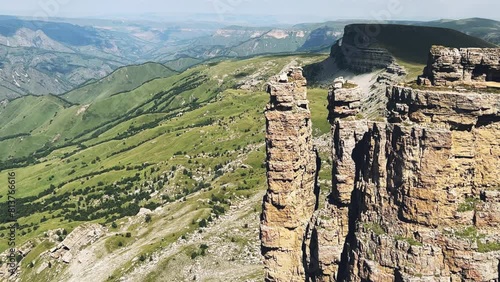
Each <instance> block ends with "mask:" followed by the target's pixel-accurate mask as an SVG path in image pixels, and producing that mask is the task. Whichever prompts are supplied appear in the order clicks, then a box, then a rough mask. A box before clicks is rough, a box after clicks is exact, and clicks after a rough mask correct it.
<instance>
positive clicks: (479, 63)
mask: <svg viewBox="0 0 500 282" xmlns="http://www.w3.org/2000/svg"><path fill="white" fill-rule="evenodd" d="M487 81H492V82H500V49H498V48H485V49H481V48H460V49H458V48H447V47H443V46H433V47H432V49H431V51H430V53H429V59H428V62H427V67H426V68H425V70H424V75H423V76H422V77H421V78H420V82H421V83H422V84H426V85H431V84H432V85H435V86H448V85H457V84H464V83H466V84H477V83H484V82H487Z"/></svg>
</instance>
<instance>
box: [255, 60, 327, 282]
mask: <svg viewBox="0 0 500 282" xmlns="http://www.w3.org/2000/svg"><path fill="white" fill-rule="evenodd" d="M268 93H269V94H270V95H271V101H270V103H269V104H268V106H267V109H266V114H265V115H266V120H267V135H266V145H267V177H268V191H267V194H266V196H265V198H264V205H263V213H262V220H261V240H262V254H263V255H264V259H265V260H264V263H265V269H266V281H287V282H288V281H304V277H305V267H304V261H303V252H302V248H303V246H304V245H305V241H304V240H305V234H306V229H307V226H308V222H309V220H310V218H311V216H312V214H313V212H314V210H315V208H316V207H317V203H316V196H315V190H316V173H317V169H316V166H317V154H316V152H315V150H314V149H313V143H312V141H313V140H312V128H311V113H310V111H309V106H308V101H307V97H306V95H307V91H306V80H305V78H304V77H303V76H302V69H300V68H293V69H290V70H289V71H288V73H285V74H282V75H281V76H278V77H276V78H274V79H273V81H272V82H271V83H269V85H268Z"/></svg>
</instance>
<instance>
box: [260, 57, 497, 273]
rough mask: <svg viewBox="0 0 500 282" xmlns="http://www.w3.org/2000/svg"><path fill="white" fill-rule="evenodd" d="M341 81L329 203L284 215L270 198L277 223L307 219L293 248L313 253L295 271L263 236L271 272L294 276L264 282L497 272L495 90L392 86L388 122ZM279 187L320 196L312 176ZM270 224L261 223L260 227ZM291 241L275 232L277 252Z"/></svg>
mask: <svg viewBox="0 0 500 282" xmlns="http://www.w3.org/2000/svg"><path fill="white" fill-rule="evenodd" d="M485 52H489V50H487V51H485ZM483 62H484V60H483ZM492 68H493V67H492ZM336 82H337V83H336V85H334V87H333V88H332V90H331V93H330V95H329V107H328V109H329V112H330V115H329V120H330V123H331V124H332V153H331V156H332V162H333V179H332V183H333V187H332V189H331V193H330V196H329V197H328V199H327V201H326V203H325V205H324V207H323V208H321V209H317V210H316V211H312V210H311V209H307V210H306V212H304V209H300V211H301V212H300V213H297V214H289V213H287V214H286V216H284V215H282V214H279V213H278V211H277V210H273V209H272V208H270V205H268V204H267V205H266V202H265V204H264V212H263V215H264V218H272V217H274V216H276V217H278V216H279V218H280V219H281V220H279V221H278V220H277V221H276V222H279V224H280V227H281V226H287V225H288V222H286V220H289V219H290V218H294V217H300V218H301V219H305V218H306V217H307V215H309V216H310V223H309V227H308V228H307V230H306V234H305V237H301V234H302V229H297V228H295V229H294V230H295V231H300V232H298V233H295V234H296V235H297V234H298V237H299V238H298V239H297V240H296V241H295V242H296V243H297V242H300V241H301V242H302V244H303V246H302V248H298V247H297V248H295V249H294V250H293V251H291V249H287V250H290V251H291V252H288V254H290V253H293V254H294V255H295V256H296V257H303V258H304V259H303V261H302V262H303V265H302V266H303V269H300V270H298V269H297V267H299V263H295V264H285V263H276V262H277V261H279V260H276V259H275V257H272V256H269V255H266V254H268V252H266V244H268V243H267V241H266V240H267V238H266V236H263V237H262V241H263V251H264V254H265V263H266V267H267V272H268V273H273V274H276V273H278V274H283V273H288V272H293V273H294V274H295V275H294V276H293V279H291V280H290V279H289V278H290V276H286V275H268V276H267V277H266V280H267V281H299V280H300V281H304V280H305V281H452V282H454V281H499V280H498V279H499V272H500V269H499V268H500V236H499V235H498V234H499V233H498V229H499V226H500V220H499V219H500V198H499V195H500V180H499V179H498V177H497V175H498V172H499V171H500V149H499V148H500V143H499V141H498V136H500V100H499V99H498V94H494V93H479V92H463V91H462V92H458V91H453V90H452V89H450V90H449V91H441V90H440V89H438V88H433V87H429V88H423V89H416V88H411V87H406V86H400V85H391V86H389V87H387V95H386V96H387V102H386V116H385V118H387V121H385V119H382V120H367V119H361V118H359V116H357V115H358V114H359V112H360V108H359V105H358V102H359V101H361V100H362V96H363V93H361V92H360V90H359V88H358V87H356V86H351V87H348V88H345V87H341V86H340V85H338V84H342V86H343V84H344V82H343V81H342V80H337V81H336ZM271 93H272V92H271ZM271 95H272V94H271ZM271 101H273V96H271ZM285 117H287V116H285ZM291 120H294V119H291ZM280 122H281V124H285V123H286V121H284V120H280ZM270 125H271V124H270V123H268V139H272V138H276V137H277V136H279V137H280V138H283V139H285V138H286V136H283V134H286V131H285V130H279V131H276V130H269V128H270V127H269V126H270ZM291 136H294V135H291ZM301 145H302V146H306V145H307V143H302V144H297V146H301ZM285 148H286V147H285ZM271 157H272V155H270V154H269V151H268V158H269V159H268V164H269V166H268V178H269V187H270V188H269V191H268V193H270V194H273V191H274V190H275V188H274V186H275V185H274V184H273V183H274V180H273V178H272V177H270V176H271V175H273V174H274V173H275V170H276V167H274V166H272V165H271V162H270V160H271ZM297 165H298V163H297ZM290 167H291V166H290ZM311 169H312V170H314V169H315V168H314V167H312V168H311ZM316 169H318V168H317V167H316ZM308 183H311V182H308ZM288 184H290V182H289V183H288ZM280 188H281V190H279V191H280V193H282V194H285V195H296V196H295V198H292V199H290V198H287V200H289V201H290V202H300V204H301V206H308V207H310V206H313V205H314V204H315V201H317V198H309V197H304V196H303V195H311V193H312V191H313V185H309V186H303V185H287V186H280ZM283 188H286V189H287V190H285V191H283ZM267 199H268V198H266V200H267ZM279 211H280V212H281V210H279ZM288 211H291V210H290V209H288ZM294 222H295V221H294ZM267 225H269V221H265V220H264V221H263V222H262V230H263V231H262V232H263V234H264V231H265V228H267ZM295 226H296V225H295ZM295 226H294V227H295ZM301 226H304V224H303V223H302V225H301ZM289 230H291V229H289ZM282 238H287V237H280V238H276V239H275V240H274V241H273V242H275V243H276V244H274V245H273V250H275V252H276V253H279V252H278V251H276V250H283V249H281V248H282V245H280V242H281V241H280V239H282ZM288 238H289V237H288ZM283 246H285V247H286V246H287V245H286V244H285V245H283ZM297 250H299V252H300V253H299V254H296V252H297ZM290 267H291V268H290ZM287 279H288V280H287Z"/></svg>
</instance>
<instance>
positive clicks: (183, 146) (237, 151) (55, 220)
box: [0, 56, 329, 281]
mask: <svg viewBox="0 0 500 282" xmlns="http://www.w3.org/2000/svg"><path fill="white" fill-rule="evenodd" d="M324 58H325V56H278V57H258V58H253V59H248V60H242V61H240V60H233V61H224V62H219V63H211V64H205V65H200V66H198V67H196V68H193V69H189V70H188V71H186V72H184V73H181V74H177V75H173V76H170V77H168V78H162V79H156V80H153V81H150V82H147V83H145V84H144V85H142V86H140V87H138V88H137V89H134V90H132V91H129V92H123V93H120V94H117V95H113V96H109V97H105V98H102V99H98V100H95V101H93V102H92V105H90V106H89V107H88V108H87V109H85V110H84V111H83V110H82V106H81V105H71V104H68V103H65V102H64V101H62V102H61V101H60V100H55V101H54V102H57V101H59V103H58V104H57V103H56V105H55V106H53V105H51V104H50V103H49V102H50V101H49V100H47V101H46V100H44V99H43V100H38V99H40V98H43V97H31V98H30V99H32V100H30V101H29V102H26V103H21V102H22V101H23V99H17V100H15V101H13V102H11V103H9V104H8V105H7V106H6V108H5V109H4V111H2V112H1V113H0V116H1V115H5V116H7V114H9V116H12V117H13V120H14V121H15V123H16V124H18V125H19V126H21V125H22V128H21V129H19V131H20V132H22V131H28V132H29V131H32V135H30V136H25V137H24V138H25V139H24V140H27V139H30V138H33V139H32V140H35V139H36V138H41V137H40V136H44V134H45V136H51V135H52V134H54V133H56V130H57V132H58V133H59V134H60V135H61V136H60V137H59V140H58V141H54V142H53V143H52V144H48V145H47V148H45V149H47V153H46V154H44V155H40V156H37V157H34V158H33V159H27V160H24V161H19V160H11V161H9V162H5V163H4V165H9V164H10V165H11V164H14V163H16V162H17V163H18V164H20V165H21V166H20V167H18V168H14V169H8V170H7V169H2V170H1V171H0V177H4V176H5V175H6V174H7V173H8V171H15V172H16V174H17V179H18V184H17V186H18V187H19V188H18V193H17V195H16V196H17V197H18V211H17V213H18V217H19V224H20V230H19V237H18V244H19V245H22V244H24V243H25V242H27V241H28V240H31V242H33V243H35V245H36V247H35V249H33V251H32V252H31V253H30V254H29V255H28V256H27V257H26V258H24V259H23V260H22V261H21V268H22V269H23V272H22V277H21V279H22V280H23V281H29V280H32V279H35V278H36V279H37V281H53V280H60V279H61V277H68V276H65V275H70V274H71V268H68V267H67V265H65V264H64V263H61V262H57V261H55V260H52V261H51V263H52V266H53V267H54V268H56V269H59V271H57V272H55V271H51V270H50V269H48V268H46V269H44V270H41V271H39V270H37V269H40V267H41V266H42V265H44V263H46V262H47V261H49V260H50V259H49V258H47V257H42V258H39V257H38V255H39V254H41V253H42V252H43V251H45V250H47V249H50V248H51V247H52V246H54V245H55V244H56V242H57V240H56V241H53V239H52V238H53V237H51V236H48V237H46V236H45V235H44V234H47V232H55V231H54V230H56V229H58V230H59V234H61V235H59V237H57V236H56V239H57V238H59V239H61V240H62V239H63V238H64V237H65V234H67V233H68V232H71V231H72V230H73V229H74V228H75V227H76V226H79V225H81V224H82V223H85V222H87V223H88V222H94V223H102V224H104V225H105V226H107V228H109V230H110V231H109V233H107V234H106V235H105V237H104V238H103V239H102V240H100V241H99V242H101V243H102V244H103V249H102V253H100V255H99V256H100V259H102V260H104V261H107V260H108V259H111V258H113V257H115V258H116V256H118V257H120V258H122V259H118V260H116V259H113V263H111V264H108V263H105V264H99V265H103V266H106V267H107V268H106V269H105V271H98V273H100V274H99V275H98V277H102V278H103V280H106V279H109V280H111V281H117V280H119V279H120V278H121V277H123V276H126V275H127V273H133V271H134V269H135V267H137V266H140V265H143V264H144V263H146V261H144V260H141V259H134V258H137V257H142V256H144V257H150V256H152V255H153V253H156V252H160V251H161V250H162V249H163V248H164V247H166V246H174V245H176V246H178V245H179V244H174V245H172V243H174V242H177V241H179V242H185V241H186V238H190V237H191V236H194V235H195V234H201V233H200V232H202V231H203V230H202V228H204V226H208V225H210V226H215V227H214V228H216V229H214V230H213V232H212V233H210V232H208V231H207V234H206V235H204V234H205V233H203V235H196V236H207V237H206V241H205V242H209V241H210V242H211V241H212V240H215V239H217V240H221V239H223V240H227V241H228V242H229V245H232V246H233V247H234V249H232V250H231V251H230V252H229V251H228V252H229V253H231V254H233V253H234V256H235V258H236V257H239V256H242V254H244V253H245V251H244V250H245V249H246V248H248V247H249V246H251V245H252V246H253V245H254V244H255V242H254V241H255V238H256V237H257V236H256V234H257V231H258V228H257V226H256V225H255V222H257V221H255V220H253V217H254V215H255V214H256V213H257V210H258V209H260V207H259V206H260V198H261V195H260V193H261V191H263V190H264V187H265V183H266V182H265V179H264V176H265V173H264V172H265V168H264V166H263V160H264V159H265V149H264V146H263V140H264V134H265V132H264V131H265V126H264V118H263V115H262V111H263V109H264V107H265V104H266V103H267V101H268V95H267V94H266V93H264V92H263V91H262V90H261V89H263V86H264V83H265V82H266V81H267V80H268V78H269V76H271V75H274V74H276V73H278V72H279V71H280V70H281V69H282V68H283V67H285V66H286V65H287V64H288V63H290V62H291V61H297V62H298V63H300V64H309V63H314V62H317V61H320V60H323V59H324ZM250 78H253V79H256V80H258V81H260V83H259V85H258V86H256V88H254V89H253V90H243V89H239V88H240V87H239V86H240V85H245V83H246V80H249V79H250ZM325 96H326V91H325V90H316V91H311V94H310V98H311V100H312V104H313V107H314V108H317V109H320V108H323V109H324V103H325V102H324V97H325ZM52 99H56V97H52ZM16 101H19V102H18V103H19V104H16V103H15V102H16ZM34 102H38V104H41V105H40V106H37V108H34V107H30V106H29V105H33V104H34ZM35 110H36V111H38V110H43V111H46V112H47V113H49V114H47V116H44V117H37V119H40V120H41V122H40V123H37V122H35V120H32V121H30V122H28V121H27V120H26V119H28V120H29V119H30V115H28V114H27V112H26V111H29V112H32V111H35ZM14 111H18V112H19V113H18V114H17V115H14V114H13V112H14ZM78 111H80V114H78V113H77V112H78ZM54 112H57V115H56V116H52V113H54ZM24 115H26V118H24V119H23V117H24ZM326 115H327V113H326V110H324V111H322V112H319V111H317V112H316V113H315V115H314V117H313V119H314V121H315V122H316V125H317V129H316V130H315V132H317V134H322V133H326V132H328V131H329V127H328V126H327V121H326ZM49 118H50V120H49V121H47V120H48V119H49ZM0 120H2V119H0ZM44 120H45V122H44ZM53 126H54V127H53ZM1 128H2V130H3V128H4V127H3V126H2V127H1ZM11 128H12V127H11ZM88 128H90V130H88ZM11 130H13V129H11ZM11 132H13V131H11ZM39 132H40V134H38V133H39ZM3 134H4V133H3V132H2V135H0V136H4V135H3ZM66 139H68V140H66ZM14 140H15V141H13V142H12V143H10V144H9V146H10V147H11V148H14V147H15V148H23V149H27V148H28V147H29V146H32V145H33V144H31V145H29V146H28V145H26V144H25V143H24V141H22V140H21V139H20V138H17V139H14ZM7 141H11V140H7ZM32 142H33V143H34V142H35V141H32ZM17 143H19V144H17ZM6 144H7V143H2V146H1V147H5V146H6ZM9 146H7V147H9ZM3 154H8V152H3ZM19 154H20V155H23V153H21V152H19ZM5 193H6V190H5V187H4V186H2V187H1V188H0V209H4V208H5V207H6V206H5V205H6V197H5V196H4V195H6V194H5ZM242 203H246V204H245V205H246V208H245V212H244V213H243V214H239V215H238V217H239V218H241V219H240V220H239V221H233V220H230V221H224V220H223V217H224V215H225V214H230V215H231V214H232V211H231V210H230V206H234V205H238V204H242ZM143 207H145V208H149V209H151V210H155V209H157V208H158V207H160V210H161V211H158V214H157V215H156V214H155V215H153V216H152V222H150V223H146V224H145V223H144V222H143V220H144V217H142V216H136V215H137V213H138V212H139V209H140V208H143ZM246 209H247V210H246ZM240 210H241V211H243V209H240ZM234 216H236V215H234ZM243 218H245V222H253V223H251V224H250V223H249V224H250V225H246V227H245V225H244V224H241V225H240V223H241V222H242V221H241V220H242V219H243ZM130 220H131V221H130ZM113 222H115V223H116V224H113ZM131 222H132V223H131ZM133 222H135V223H133ZM160 222H161V224H160ZM221 222H226V223H227V224H230V225H228V226H226V225H224V224H226V223H224V224H222V223H221ZM219 223H220V224H222V225H220V227H218V226H219V225H218V224H219ZM235 224H236V225H235ZM113 226H115V227H113ZM222 226H226V227H222ZM249 226H250V227H249ZM6 228H7V225H6V224H5V218H2V222H1V223H0V252H1V251H3V250H5V249H6V247H7V240H6V237H5V234H6V232H8V231H7V229H6ZM207 228H208V227H207ZM218 228H227V230H228V232H227V234H230V233H231V235H228V237H227V238H225V237H224V238H223V237H221V235H220V234H223V233H224V234H225V232H222V233H221V231H220V229H218ZM63 229H64V230H66V231H64V230H63ZM235 229H238V230H239V231H238V232H236V231H235ZM204 230H205V229H204ZM229 230H231V232H229ZM126 233H130V236H128V235H127V236H128V237H127V236H125V234H126ZM2 234H3V236H2ZM51 234H52V233H51ZM54 234H55V233H54ZM210 234H211V235H210ZM237 234H241V235H237ZM245 234H246V235H245ZM120 235H121V236H120ZM129 238H130V239H129ZM135 238H136V239H135ZM193 238H195V237H193ZM250 238H252V239H250ZM99 244H100V243H99ZM182 244H183V247H182V248H180V249H178V250H177V251H176V252H175V253H172V255H171V256H170V257H169V258H166V259H164V260H162V261H159V262H158V268H156V267H155V268H154V269H152V270H151V271H152V272H151V273H149V277H150V281H154V280H155V279H157V278H158V277H161V276H162V275H165V273H164V271H167V270H169V269H170V270H172V269H176V268H178V267H179V266H178V265H177V264H176V263H175V262H174V261H179V262H181V261H183V260H186V259H187V260H192V259H195V257H196V255H195V256H193V253H194V252H197V250H198V249H199V247H200V243H195V242H193V243H182ZM214 244H215V243H214ZM219 244H220V243H219ZM210 248H212V250H215V249H216V247H215V245H211V247H210ZM123 252H126V255H125V253H123ZM229 253H228V254H229ZM203 256H205V255H203ZM206 256H209V257H210V256H212V255H210V254H209V253H207V254H206ZM172 259H173V260H172ZM217 259H220V258H216V257H214V260H217ZM241 260H248V258H245V257H241ZM227 263H231V262H227V260H226V262H221V265H220V266H213V267H215V268H217V269H220V270H221V271H222V270H223V269H224V268H225V267H227V266H228V265H227ZM233 263H234V264H235V265H241V263H240V262H238V261H234V262H233ZM185 265H186V264H184V266H185ZM28 266H29V267H28ZM160 266H161V267H160ZM261 271H262V269H261V268H260V267H259V262H258V261H257V262H256V263H255V264H251V265H250V266H249V268H248V269H246V270H245V271H243V272H241V274H236V273H233V274H232V275H236V276H237V277H234V279H235V280H241V279H243V278H244V277H247V278H251V277H260V276H261ZM167 272H168V271H167ZM79 273H80V274H81V275H83V272H79ZM96 273H97V272H96ZM162 273H163V274H162ZM72 275H77V274H75V273H73V274H72ZM103 275H104V277H103ZM176 275H180V276H179V278H178V279H180V280H183V279H187V278H185V277H184V276H182V275H183V274H182V273H178V274H176ZM238 275H241V276H238ZM155 277H156V278H155ZM176 277H177V276H176ZM96 279H97V278H96ZM190 279H192V277H190ZM243 280H244V279H243Z"/></svg>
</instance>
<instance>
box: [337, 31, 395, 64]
mask: <svg viewBox="0 0 500 282" xmlns="http://www.w3.org/2000/svg"><path fill="white" fill-rule="evenodd" d="M369 35H370V34H369V33H368V34H367V31H366V30H365V29H364V28H363V26H359V25H348V26H346V27H345V29H344V36H343V38H342V40H340V41H338V42H337V43H336V44H335V45H334V46H333V48H332V56H333V57H335V58H336V59H337V61H338V63H339V64H340V65H341V67H345V68H349V69H350V70H352V71H355V72H371V71H373V70H376V69H383V68H386V67H387V66H389V65H391V64H392V63H393V62H394V61H395V59H394V57H393V56H392V55H391V54H390V53H389V52H388V51H387V50H386V49H384V48H377V47H373V46H374V43H375V42H376V38H374V37H370V36H369Z"/></svg>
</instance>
